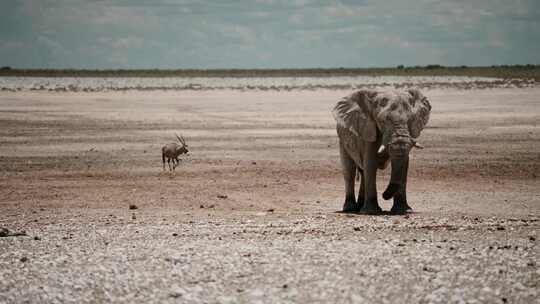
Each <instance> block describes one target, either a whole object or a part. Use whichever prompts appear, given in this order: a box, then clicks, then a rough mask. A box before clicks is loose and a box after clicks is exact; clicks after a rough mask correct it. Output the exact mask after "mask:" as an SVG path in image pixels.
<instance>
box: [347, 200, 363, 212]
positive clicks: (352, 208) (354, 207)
mask: <svg viewBox="0 0 540 304" xmlns="http://www.w3.org/2000/svg"><path fill="white" fill-rule="evenodd" d="M360 208H362V205H361V204H358V203H356V201H355V199H354V197H347V198H346V199H345V203H344V204H343V212H358V211H360Z"/></svg>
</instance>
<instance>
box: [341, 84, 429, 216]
mask: <svg viewBox="0 0 540 304" xmlns="http://www.w3.org/2000/svg"><path fill="white" fill-rule="evenodd" d="M430 111H431V105H430V104H429V101H428V100H427V98H426V97H424V96H423V95H422V93H420V91H418V90H416V89H411V90H407V91H393V90H392V91H376V90H361V91H357V92H355V93H353V94H351V95H349V96H347V97H345V98H343V99H342V100H341V101H339V102H338V103H337V105H336V106H335V108H334V110H333V111H332V114H333V115H334V118H335V119H336V122H337V133H338V136H339V148H340V156H341V163H342V166H343V176H344V178H345V203H344V205H343V211H344V212H360V213H365V214H378V213H381V212H382V209H381V208H380V207H379V203H378V202H377V187H376V175H377V169H383V168H385V167H386V166H387V164H388V162H390V163H391V167H392V170H391V175H390V183H389V184H388V187H387V188H386V190H385V191H384V193H383V198H384V199H385V200H388V199H390V198H394V204H393V206H392V209H391V212H392V213H395V214H404V213H406V212H407V211H408V210H410V209H411V208H410V207H409V205H408V203H407V194H406V185H407V171H408V169H409V152H410V150H411V148H412V147H414V146H417V147H421V146H420V145H418V144H417V143H416V138H418V136H420V132H421V131H422V129H423V128H424V127H425V126H426V124H427V122H428V120H429V113H430ZM357 171H358V173H359V174H360V176H361V184H360V190H359V193H358V200H356V199H355V196H354V181H355V176H356V173H357Z"/></svg>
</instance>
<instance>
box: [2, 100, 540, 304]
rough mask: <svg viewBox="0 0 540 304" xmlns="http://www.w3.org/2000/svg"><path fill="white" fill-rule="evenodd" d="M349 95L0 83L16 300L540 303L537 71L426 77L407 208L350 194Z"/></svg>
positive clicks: (7, 296)
mask: <svg viewBox="0 0 540 304" xmlns="http://www.w3.org/2000/svg"><path fill="white" fill-rule="evenodd" d="M347 93H348V92H346V91H339V92H338V91H317V92H281V93H268V92H266V93H261V92H245V93H240V92H231V91H220V92H214V91H213V92H182V93H178V92H151V93H149V92H147V93H141V92H129V93H77V94H76V93H61V94H59V93H46V92H41V93H28V92H27V93H22V92H19V93H11V92H8V93H6V92H4V93H0V142H1V144H0V185H1V186H0V208H1V209H0V210H2V211H1V212H0V228H3V230H0V303H101V302H104V303H109V302H116V303H154V302H155V303H164V302H166V303H313V302H323V303H328V302H332V303H362V302H367V303H540V301H539V300H538V299H539V298H540V297H539V291H540V269H539V267H538V264H539V263H540V259H539V257H540V249H539V246H538V242H539V241H538V238H539V237H540V236H539V231H540V229H539V228H540V227H539V226H540V193H539V191H538V172H539V170H540V152H539V150H538V148H537V147H536V144H537V143H538V141H539V140H540V132H538V122H539V121H540V107H539V104H540V99H539V98H538V96H540V89H492V90H477V91H475V90H473V91H462V90H431V91H426V92H425V94H426V96H428V98H430V101H431V102H432V105H433V108H434V113H433V115H432V119H431V122H430V125H429V128H428V129H426V130H425V132H424V133H423V135H422V137H421V139H422V144H423V145H424V146H426V149H425V150H422V151H415V152H414V154H413V155H411V163H412V165H411V172H410V177H411V178H410V185H409V188H410V203H411V204H412V206H413V208H414V209H415V212H413V213H410V214H408V215H406V216H388V215H384V216H362V215H350V214H341V213H338V212H336V210H339V209H340V207H341V204H342V199H343V198H342V196H343V185H342V177H341V173H340V167H339V161H338V151H337V137H336V135H335V130H334V123H333V121H332V118H331V115H330V112H329V110H330V109H331V107H332V105H333V104H334V103H335V102H336V101H337V100H338V99H339V97H341V96H343V95H345V94H347ZM177 130H178V131H181V132H182V133H184V134H185V135H186V138H187V140H188V144H190V147H191V149H190V150H191V156H189V157H187V158H186V159H185V161H184V162H183V163H182V165H181V166H180V167H179V168H178V169H177V172H176V173H172V174H171V173H168V172H162V171H161V163H160V161H161V160H160V155H159V148H160V146H161V145H162V144H163V143H166V142H168V141H171V140H172V139H173V138H174V137H173V135H172V134H173V132H174V131H177ZM531 147H533V148H532V149H531ZM387 175H388V172H382V173H381V174H380V176H379V185H380V186H379V188H380V189H381V188H383V187H384V183H385V182H387V179H388V176H387ZM380 203H381V205H382V206H383V209H386V210H388V209H389V208H390V203H389V202H383V201H382V199H381V201H380ZM131 205H133V207H130V206H131Z"/></svg>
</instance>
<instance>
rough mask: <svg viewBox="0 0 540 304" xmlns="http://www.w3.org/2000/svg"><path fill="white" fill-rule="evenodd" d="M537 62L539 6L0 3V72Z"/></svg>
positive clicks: (402, 0) (502, 2)
mask: <svg viewBox="0 0 540 304" xmlns="http://www.w3.org/2000/svg"><path fill="white" fill-rule="evenodd" d="M529 63H530V64H540V1H539V0H512V1H510V0H455V1H444V0H356V1H355V0H327V1H322V0H214V1H211V0H2V1H1V2H0V66H11V67H16V68H84V69H112V68H128V69H129V68H138V69H152V68H158V69H181V68H197V69H211V68H319V67H321V68H331V67H391V66H396V65H400V64H402V65H405V66H412V65H427V64H442V65H454V66H456V65H469V66H472V65H475V66H478V65H500V64H529Z"/></svg>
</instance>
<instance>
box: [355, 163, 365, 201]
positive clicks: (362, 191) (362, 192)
mask: <svg viewBox="0 0 540 304" xmlns="http://www.w3.org/2000/svg"><path fill="white" fill-rule="evenodd" d="M358 175H359V176H360V189H359V190H358V200H357V203H358V207H359V208H362V206H364V196H365V192H366V179H365V177H364V170H362V169H360V168H358Z"/></svg>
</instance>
